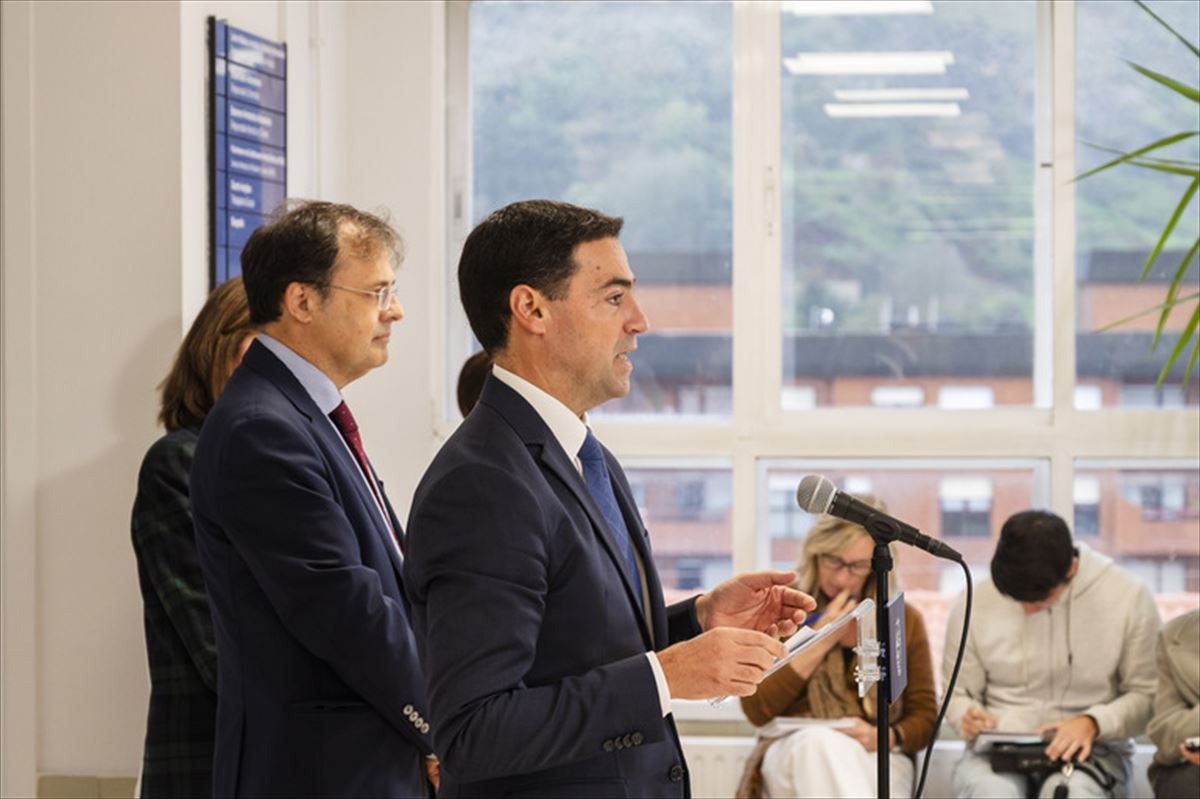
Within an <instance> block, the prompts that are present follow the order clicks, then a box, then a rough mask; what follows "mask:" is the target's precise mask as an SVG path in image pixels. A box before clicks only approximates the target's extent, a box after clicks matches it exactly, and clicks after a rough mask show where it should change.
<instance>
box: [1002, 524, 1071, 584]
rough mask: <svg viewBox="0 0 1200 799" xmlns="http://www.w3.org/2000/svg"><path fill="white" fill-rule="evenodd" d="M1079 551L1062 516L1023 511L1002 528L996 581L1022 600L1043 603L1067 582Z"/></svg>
mask: <svg viewBox="0 0 1200 799" xmlns="http://www.w3.org/2000/svg"><path fill="white" fill-rule="evenodd" d="M1078 554H1079V551H1078V550H1077V549H1076V548H1075V544H1074V542H1073V541H1072V540H1071V531H1070V530H1069V529H1067V523H1066V522H1064V521H1063V520H1062V518H1061V517H1059V516H1057V515H1055V514H1053V513H1050V512H1049V511H1044V510H1025V511H1021V512H1020V513H1015V514H1013V515H1012V516H1010V517H1009V519H1008V521H1006V522H1005V523H1004V526H1003V527H1001V528H1000V540H999V542H997V544H996V554H995V555H993V556H992V582H993V583H994V584H995V586H996V590H998V591H999V592H1000V593H1002V594H1004V595H1005V596H1008V597H1012V598H1013V599H1015V600H1017V601H1018V602H1041V601H1042V600H1043V599H1045V598H1046V597H1047V596H1049V595H1050V592H1051V591H1053V590H1054V589H1055V588H1056V587H1058V586H1060V585H1062V584H1063V583H1064V582H1066V580H1067V572H1069V571H1070V570H1071V561H1072V560H1074V559H1075V556H1076V555H1078Z"/></svg>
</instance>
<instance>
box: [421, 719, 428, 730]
mask: <svg viewBox="0 0 1200 799" xmlns="http://www.w3.org/2000/svg"><path fill="white" fill-rule="evenodd" d="M421 732H429V722H428V721H423V722H421Z"/></svg>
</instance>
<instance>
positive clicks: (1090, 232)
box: [1075, 0, 1200, 409]
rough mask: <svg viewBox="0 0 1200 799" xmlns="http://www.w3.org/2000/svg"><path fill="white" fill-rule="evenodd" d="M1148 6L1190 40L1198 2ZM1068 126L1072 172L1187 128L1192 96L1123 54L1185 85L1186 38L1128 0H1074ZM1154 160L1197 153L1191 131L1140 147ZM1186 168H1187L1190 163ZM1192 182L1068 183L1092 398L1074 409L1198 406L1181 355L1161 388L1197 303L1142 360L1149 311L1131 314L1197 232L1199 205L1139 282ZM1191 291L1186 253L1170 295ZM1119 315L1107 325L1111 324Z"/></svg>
mask: <svg viewBox="0 0 1200 799" xmlns="http://www.w3.org/2000/svg"><path fill="white" fill-rule="evenodd" d="M1150 7H1151V8H1152V9H1153V10H1154V12H1155V13H1156V14H1158V15H1159V16H1160V17H1162V18H1163V19H1164V20H1166V21H1167V22H1168V23H1170V24H1171V25H1172V26H1173V27H1174V28H1175V30H1177V31H1179V32H1180V33H1181V34H1182V35H1183V36H1186V37H1189V38H1190V39H1191V41H1193V42H1195V41H1196V32H1197V31H1198V30H1200V4H1198V3H1194V2H1154V3H1151V4H1150ZM1075 14H1076V31H1077V35H1076V49H1075V54H1076V56H1075V60H1076V84H1075V125H1076V139H1077V140H1078V141H1079V142H1080V145H1079V146H1078V147H1077V149H1076V164H1077V167H1078V172H1079V173H1080V174H1082V173H1083V172H1085V171H1087V170H1089V169H1092V168H1094V167H1097V166H1099V165H1101V164H1103V163H1105V162H1106V161H1109V160H1111V159H1113V158H1115V157H1116V155H1115V154H1114V153H1113V152H1112V150H1113V149H1116V150H1121V151H1126V152H1128V151H1130V150H1136V149H1138V148H1141V147H1144V146H1146V145H1148V144H1151V143H1152V142H1155V141H1158V140H1159V139H1163V138H1165V137H1167V136H1169V135H1171V134H1174V133H1179V132H1182V131H1188V130H1195V129H1196V104H1195V102H1193V101H1191V100H1188V99H1186V98H1184V97H1181V96H1180V95H1178V94H1176V93H1174V92H1172V91H1171V90H1170V89H1167V88H1164V87H1163V86H1161V85H1159V84H1158V83H1155V82H1154V81H1152V80H1150V79H1149V78H1147V77H1145V76H1144V75H1141V74H1138V73H1137V72H1136V71H1134V69H1133V68H1132V67H1131V66H1130V65H1129V63H1127V62H1133V63H1136V64H1139V65H1141V66H1144V67H1146V68H1148V69H1151V70H1153V71H1155V72H1158V73H1161V74H1164V75H1167V76H1169V77H1171V78H1174V79H1175V80H1178V81H1180V82H1182V83H1184V84H1186V85H1188V86H1193V87H1194V86H1197V85H1200V64H1198V63H1197V60H1196V57H1195V56H1194V55H1193V54H1192V53H1191V52H1190V51H1189V50H1188V49H1187V47H1186V46H1184V44H1183V43H1182V42H1180V41H1178V40H1177V39H1175V38H1174V37H1173V36H1171V34H1170V33H1169V32H1167V31H1166V30H1165V29H1164V28H1163V27H1161V26H1160V25H1159V23H1158V22H1156V21H1155V20H1154V19H1152V18H1151V17H1150V15H1149V14H1147V13H1145V12H1144V11H1143V10H1142V9H1140V8H1138V7H1137V6H1136V5H1134V4H1133V3H1131V2H1128V3H1124V2H1110V0H1080V2H1078V3H1077V4H1076V11H1075ZM1149 155H1150V156H1151V157H1154V156H1157V157H1159V158H1163V159H1190V160H1191V161H1192V162H1193V164H1194V163H1195V162H1196V160H1197V158H1198V156H1200V140H1198V139H1196V138H1192V139H1190V140H1186V141H1183V142H1179V143H1177V144H1175V145H1172V146H1171V147H1169V148H1165V149H1161V150H1158V151H1155V152H1153V153H1150V154H1149ZM1193 168H1194V167H1193ZM1190 181H1191V178H1190V177H1187V176H1184V175H1176V174H1168V173H1163V172H1156V171H1153V170H1149V169H1139V168H1135V167H1132V166H1129V165H1121V166H1118V167H1115V168H1114V169H1111V170H1109V171H1107V172H1101V173H1099V174H1097V175H1094V176H1092V177H1088V178H1085V179H1084V180H1082V181H1080V182H1079V183H1078V184H1077V185H1076V195H1075V197H1076V204H1075V208H1076V227H1077V245H1076V262H1077V266H1076V271H1077V283H1076V326H1077V331H1078V332H1077V338H1076V370H1077V375H1078V380H1079V382H1080V384H1081V385H1089V386H1093V387H1094V390H1095V391H1096V392H1097V393H1098V394H1099V398H1100V402H1099V403H1096V402H1088V401H1087V400H1086V399H1084V400H1083V401H1082V402H1079V403H1078V404H1077V407H1079V408H1081V409H1083V408H1089V409H1090V408H1095V407H1097V406H1099V407H1127V408H1179V407H1183V406H1184V405H1192V406H1194V405H1197V404H1200V369H1196V370H1195V371H1193V373H1192V377H1191V379H1190V380H1189V381H1188V383H1187V385H1186V386H1184V385H1183V384H1182V378H1183V371H1184V370H1183V365H1184V364H1185V363H1186V362H1187V356H1188V353H1189V351H1190V350H1186V351H1184V353H1183V355H1182V356H1181V357H1180V358H1179V360H1178V361H1177V362H1176V368H1175V369H1174V370H1173V372H1172V374H1171V376H1170V377H1169V378H1168V380H1167V381H1166V384H1165V385H1164V386H1163V387H1161V388H1155V385H1154V384H1155V381H1156V379H1157V378H1158V374H1159V371H1160V370H1161V369H1162V366H1163V364H1164V363H1165V362H1166V356H1167V355H1168V354H1169V353H1170V352H1171V350H1172V349H1173V348H1174V346H1175V343H1176V342H1177V341H1178V340H1179V335H1180V332H1181V330H1182V329H1183V328H1184V326H1185V325H1186V324H1187V321H1188V318H1189V317H1190V316H1191V313H1192V309H1194V308H1195V307H1196V303H1195V301H1192V302H1190V303H1186V304H1184V305H1181V306H1179V307H1177V308H1175V309H1174V311H1172V312H1171V315H1170V316H1169V317H1168V319H1167V322H1166V325H1165V329H1164V334H1163V340H1162V341H1161V342H1160V343H1159V345H1158V348H1157V350H1155V354H1154V356H1153V357H1150V356H1149V352H1150V345H1151V341H1152V340H1153V335H1154V329H1155V326H1156V325H1157V323H1158V316H1159V315H1158V313H1152V314H1149V315H1145V316H1138V317H1137V318H1133V319H1129V317H1131V316H1134V315H1135V314H1136V313H1137V312H1139V311H1143V310H1146V309H1150V308H1153V307H1155V306H1156V305H1159V304H1160V303H1162V302H1163V300H1164V299H1165V297H1166V293H1167V288H1168V286H1169V285H1170V281H1171V278H1172V276H1173V275H1174V274H1175V270H1176V268H1177V267H1178V266H1179V265H1180V263H1182V261H1183V258H1184V256H1185V255H1186V254H1187V252H1188V250H1189V249H1190V248H1191V246H1192V244H1193V243H1194V242H1195V241H1196V236H1197V234H1198V233H1200V213H1197V210H1196V209H1197V207H1198V202H1197V200H1196V199H1193V201H1192V203H1191V206H1190V207H1189V208H1188V209H1187V210H1186V211H1185V212H1184V213H1183V215H1182V216H1181V218H1180V220H1179V224H1178V227H1177V228H1176V230H1175V232H1174V234H1173V235H1172V237H1171V238H1170V239H1169V240H1168V241H1167V243H1166V247H1165V249H1164V251H1163V253H1162V255H1160V256H1159V258H1158V260H1157V262H1156V264H1155V266H1154V268H1153V269H1152V270H1151V272H1150V273H1149V274H1148V275H1147V276H1146V278H1145V279H1144V280H1139V279H1138V278H1139V275H1141V273H1142V268H1143V266H1144V264H1145V263H1146V259H1147V257H1148V256H1149V255H1150V253H1151V251H1152V250H1153V249H1154V246H1155V244H1156V243H1157V242H1158V239H1159V236H1160V235H1161V234H1162V232H1163V229H1164V228H1165V227H1166V224H1167V221H1168V219H1170V217H1171V215H1172V213H1173V212H1174V210H1175V208H1176V205H1177V204H1178V202H1179V200H1180V198H1181V197H1182V196H1183V194H1184V192H1185V190H1186V189H1187V188H1188V184H1189V183H1190ZM1198 289H1200V269H1198V268H1197V260H1196V255H1195V252H1193V253H1192V258H1191V267H1190V270H1189V271H1188V273H1187V275H1186V276H1185V278H1184V281H1183V283H1182V286H1181V289H1180V291H1179V294H1180V295H1181V296H1186V295H1189V294H1193V295H1194V294H1195V292H1196V291H1197V290H1198ZM1124 319H1128V321H1126V322H1124V323H1122V324H1119V325H1116V326H1115V327H1112V325H1114V323H1117V322H1120V321H1121V320H1124Z"/></svg>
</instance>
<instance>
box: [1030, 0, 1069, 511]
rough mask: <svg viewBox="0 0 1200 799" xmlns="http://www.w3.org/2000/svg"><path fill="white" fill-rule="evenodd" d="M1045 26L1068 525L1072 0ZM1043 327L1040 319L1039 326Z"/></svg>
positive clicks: (1054, 475) (1058, 502) (1056, 459)
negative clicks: (1048, 32)
mask: <svg viewBox="0 0 1200 799" xmlns="http://www.w3.org/2000/svg"><path fill="white" fill-rule="evenodd" d="M1043 7H1045V8H1044V10H1043ZM1047 17H1048V18H1049V19H1048V20H1047V19H1046V18H1047ZM1044 21H1048V22H1049V23H1050V25H1051V31H1052V46H1051V51H1052V56H1053V60H1052V66H1051V70H1050V72H1051V81H1052V84H1051V86H1052V88H1051V97H1052V98H1053V129H1052V134H1051V138H1052V147H1053V160H1052V163H1053V167H1052V168H1051V169H1050V170H1049V172H1050V175H1051V179H1052V181H1053V185H1052V196H1053V206H1052V208H1051V209H1050V217H1051V219H1052V224H1053V231H1052V235H1053V256H1052V263H1053V270H1052V276H1053V292H1052V298H1053V299H1052V309H1053V311H1052V313H1053V315H1052V318H1051V319H1050V320H1049V324H1050V330H1051V335H1052V336H1053V347H1054V357H1053V363H1054V373H1053V378H1054V391H1053V401H1054V417H1053V422H1052V430H1053V435H1054V440H1055V441H1056V442H1057V443H1058V446H1056V447H1055V448H1054V449H1055V452H1054V454H1053V455H1052V462H1051V465H1050V507H1051V509H1052V510H1053V511H1054V512H1055V513H1058V514H1059V515H1061V516H1062V517H1063V518H1064V519H1070V518H1072V516H1073V514H1074V496H1073V491H1074V479H1075V472H1074V459H1073V458H1072V457H1071V453H1072V450H1073V444H1074V441H1073V440H1072V439H1073V438H1074V436H1073V433H1074V428H1075V421H1076V418H1077V416H1078V414H1077V413H1076V411H1075V314H1076V309H1075V184H1074V183H1072V182H1071V178H1072V177H1073V176H1074V175H1075V3H1074V2H1073V0H1071V1H1070V2H1057V3H1043V4H1041V5H1040V6H1039V17H1038V22H1039V30H1041V24H1042V23H1043V22H1044ZM1041 55H1042V49H1041V48H1039V57H1040V56H1041ZM1042 322H1043V320H1042V319H1041V318H1040V317H1039V318H1038V324H1039V326H1040V325H1041V324H1042ZM1064 461H1066V462H1064Z"/></svg>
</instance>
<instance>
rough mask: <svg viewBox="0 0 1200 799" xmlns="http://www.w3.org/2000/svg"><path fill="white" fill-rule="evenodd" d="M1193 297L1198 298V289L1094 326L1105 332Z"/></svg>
mask: <svg viewBox="0 0 1200 799" xmlns="http://www.w3.org/2000/svg"><path fill="white" fill-rule="evenodd" d="M1195 299H1200V291H1197V292H1196V293H1194V294H1188V295H1187V296H1186V297H1179V298H1177V299H1176V300H1175V301H1174V302H1160V303H1159V304H1158V305H1155V306H1154V307H1152V308H1146V309H1145V310H1143V311H1138V312H1137V313H1135V314H1134V315H1133V316H1126V317H1125V318H1124V319H1118V320H1117V321H1115V322H1109V323H1108V324H1107V325H1104V326H1103V327H1098V328H1096V332H1097V333H1104V332H1107V331H1109V330H1112V329H1114V328H1118V327H1120V326H1121V325H1123V324H1125V323H1126V322H1132V321H1133V320H1134V319H1141V318H1142V317H1143V316H1149V315H1150V314H1152V313H1158V312H1160V311H1161V310H1163V309H1164V308H1165V309H1167V310H1170V309H1171V308H1174V307H1175V306H1176V305H1182V304H1183V303H1185V302H1187V301H1188V300H1195Z"/></svg>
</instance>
